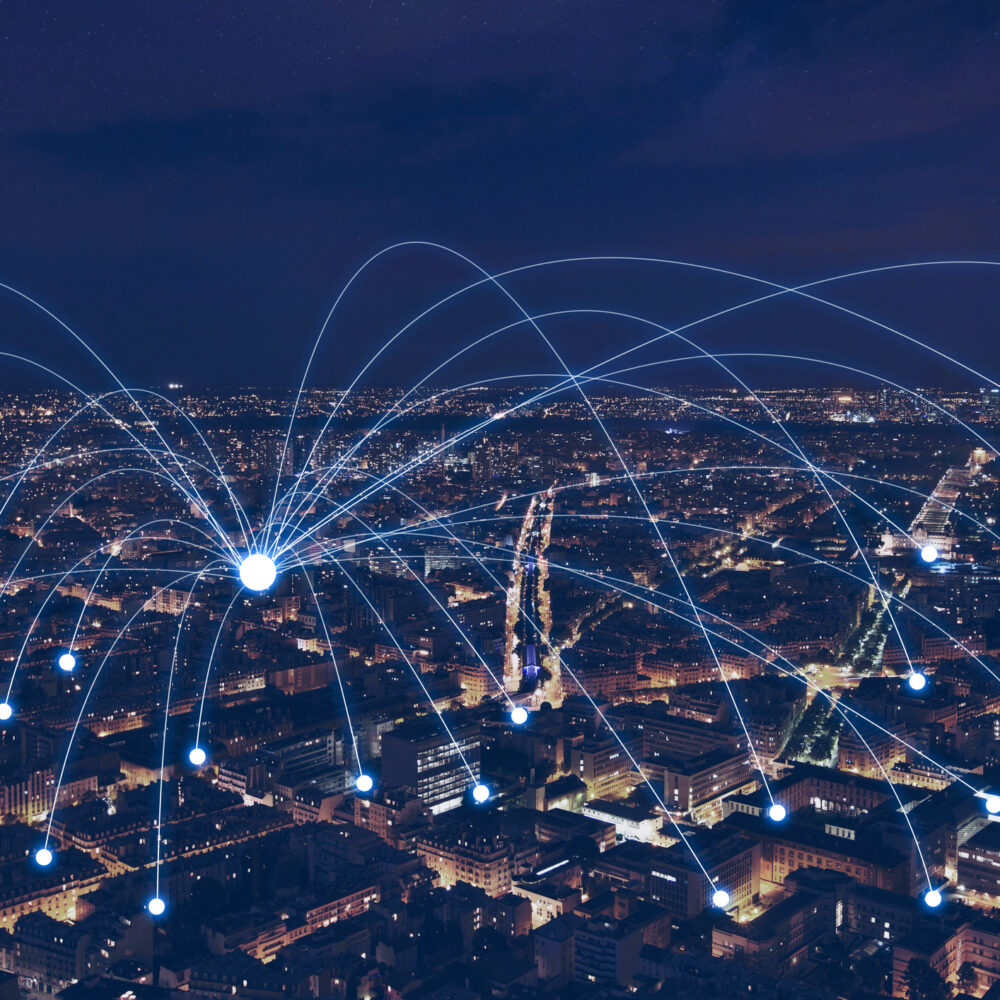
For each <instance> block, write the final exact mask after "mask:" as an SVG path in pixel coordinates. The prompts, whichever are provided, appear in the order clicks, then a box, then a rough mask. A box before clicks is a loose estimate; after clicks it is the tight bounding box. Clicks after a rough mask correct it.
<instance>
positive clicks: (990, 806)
mask: <svg viewBox="0 0 1000 1000" xmlns="http://www.w3.org/2000/svg"><path fill="white" fill-rule="evenodd" d="M986 811H987V812H988V813H1000V795H987V796H986Z"/></svg>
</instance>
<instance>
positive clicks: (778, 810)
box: [767, 802, 788, 823]
mask: <svg viewBox="0 0 1000 1000" xmlns="http://www.w3.org/2000/svg"><path fill="white" fill-rule="evenodd" d="M767 815H768V816H770V817H771V819H773V820H774V822H775V823H780V822H781V821H782V820H783V819H784V818H785V817H786V816H787V815H788V810H787V809H786V808H785V807H784V806H783V805H782V804H781V803H780V802H775V803H774V805H772V806H771V808H770V809H768V811H767Z"/></svg>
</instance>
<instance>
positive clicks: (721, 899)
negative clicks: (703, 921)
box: [712, 889, 729, 910]
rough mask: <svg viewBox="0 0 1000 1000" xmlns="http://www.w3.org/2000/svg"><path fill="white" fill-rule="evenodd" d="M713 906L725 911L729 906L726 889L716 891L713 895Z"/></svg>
mask: <svg viewBox="0 0 1000 1000" xmlns="http://www.w3.org/2000/svg"><path fill="white" fill-rule="evenodd" d="M712 905H713V906H717V907H718V908H719V909H720V910H724V909H725V908H726V907H727V906H728V905H729V893H728V892H726V890H725V889H716V890H715V892H713V893H712Z"/></svg>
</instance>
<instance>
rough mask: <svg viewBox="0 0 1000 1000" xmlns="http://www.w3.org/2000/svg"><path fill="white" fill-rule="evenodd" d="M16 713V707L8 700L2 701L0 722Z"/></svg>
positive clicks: (0, 704)
mask: <svg viewBox="0 0 1000 1000" xmlns="http://www.w3.org/2000/svg"><path fill="white" fill-rule="evenodd" d="M13 714H14V709H13V708H11V707H10V705H8V704H7V702H5V701H3V702H0V722H6V721H7V720H8V719H9V718H10V717H11V716H12V715H13Z"/></svg>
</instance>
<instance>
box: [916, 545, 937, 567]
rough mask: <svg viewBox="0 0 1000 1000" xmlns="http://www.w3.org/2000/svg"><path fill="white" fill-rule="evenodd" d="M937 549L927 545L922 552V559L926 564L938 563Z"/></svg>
mask: <svg viewBox="0 0 1000 1000" xmlns="http://www.w3.org/2000/svg"><path fill="white" fill-rule="evenodd" d="M939 554H940V553H939V552H938V550H937V548H936V547H935V546H933V545H925V546H924V547H923V548H922V549H921V550H920V558H921V559H923V561H924V562H925V563H932V562H937V558H938V555H939Z"/></svg>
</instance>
